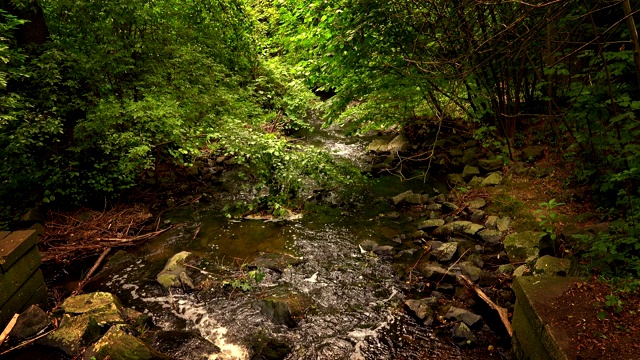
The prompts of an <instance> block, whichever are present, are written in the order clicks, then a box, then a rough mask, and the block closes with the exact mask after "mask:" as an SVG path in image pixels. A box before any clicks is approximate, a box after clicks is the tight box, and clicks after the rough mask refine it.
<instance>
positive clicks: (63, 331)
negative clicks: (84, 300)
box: [38, 314, 100, 357]
mask: <svg viewBox="0 0 640 360" xmlns="http://www.w3.org/2000/svg"><path fill="white" fill-rule="evenodd" d="M98 337H100V326H99V325H98V323H97V322H96V320H95V318H94V317H93V316H91V315H90V314H81V315H78V316H71V315H69V314H64V315H63V317H62V321H60V327H58V328H57V329H56V330H54V331H53V332H51V333H49V334H48V335H47V336H45V337H44V338H42V339H40V340H39V341H38V343H39V344H42V345H46V346H50V347H53V348H56V349H60V350H62V351H63V352H64V353H66V354H67V355H69V356H71V357H75V356H78V355H80V353H81V351H82V348H84V347H85V346H87V345H89V344H90V343H91V342H93V341H94V340H96V339H97V338H98Z"/></svg>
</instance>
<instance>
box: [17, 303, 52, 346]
mask: <svg viewBox="0 0 640 360" xmlns="http://www.w3.org/2000/svg"><path fill="white" fill-rule="evenodd" d="M50 323H51V321H50V320H49V316H48V315H47V313H46V312H44V311H43V310H42V309H40V307H39V306H38V305H31V306H30V307H29V308H28V309H27V310H25V311H24V312H23V313H21V314H20V316H18V320H17V321H16V324H15V325H14V327H13V329H11V332H10V333H9V336H10V337H11V338H12V339H14V340H24V339H26V338H30V337H32V336H34V335H36V334H37V333H38V332H40V331H41V330H44V329H46V328H47V326H49V324H50Z"/></svg>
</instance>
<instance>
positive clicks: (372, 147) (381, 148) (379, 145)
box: [367, 139, 388, 152]
mask: <svg viewBox="0 0 640 360" xmlns="http://www.w3.org/2000/svg"><path fill="white" fill-rule="evenodd" d="M387 144H388V142H387V141H386V140H383V139H375V140H373V141H372V142H371V143H370V144H369V146H367V151H372V152H385V151H387Z"/></svg>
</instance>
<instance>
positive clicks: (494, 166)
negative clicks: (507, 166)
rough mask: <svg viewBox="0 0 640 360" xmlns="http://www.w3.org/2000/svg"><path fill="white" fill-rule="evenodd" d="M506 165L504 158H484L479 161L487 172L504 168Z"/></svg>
mask: <svg viewBox="0 0 640 360" xmlns="http://www.w3.org/2000/svg"><path fill="white" fill-rule="evenodd" d="M503 165H504V163H503V162H502V159H498V158H495V159H482V160H479V161H478V166H479V167H480V168H481V169H482V170H484V171H486V172H491V171H497V170H500V169H502V166H503Z"/></svg>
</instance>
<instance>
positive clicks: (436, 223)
mask: <svg viewBox="0 0 640 360" xmlns="http://www.w3.org/2000/svg"><path fill="white" fill-rule="evenodd" d="M442 225H444V220H442V219H431V220H425V221H421V222H420V223H419V224H418V229H420V230H430V229H433V228H437V227H440V226H442Z"/></svg>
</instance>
